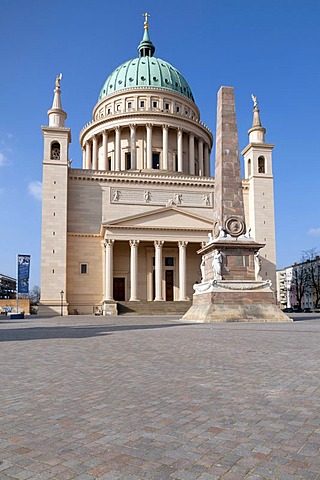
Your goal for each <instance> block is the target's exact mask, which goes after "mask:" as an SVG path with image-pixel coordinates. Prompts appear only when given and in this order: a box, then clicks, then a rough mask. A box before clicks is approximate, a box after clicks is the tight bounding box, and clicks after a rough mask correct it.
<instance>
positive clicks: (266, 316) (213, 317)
mask: <svg viewBox="0 0 320 480" xmlns="http://www.w3.org/2000/svg"><path fill="white" fill-rule="evenodd" d="M194 290H195V293H194V295H193V303H192V307H190V308H189V310H188V311H187V312H186V314H185V315H184V316H183V317H182V319H183V320H190V321H193V322H200V323H206V322H208V323H210V322H212V323H213V322H291V321H292V320H291V319H290V318H289V317H288V316H287V315H285V314H284V313H283V312H282V311H281V310H280V309H279V308H278V307H277V305H276V304H275V302H274V294H273V291H272V290H271V282H270V281H255V280H247V281H246V280H209V281H205V282H202V283H198V284H195V285H194Z"/></svg>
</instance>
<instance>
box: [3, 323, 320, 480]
mask: <svg viewBox="0 0 320 480" xmlns="http://www.w3.org/2000/svg"><path fill="white" fill-rule="evenodd" d="M0 360H1V376H0V415H1V419H0V479H1V480H9V479H10V480H12V479H20V480H23V479H32V480H33V479H38V480H46V479H59V480H68V479H76V480H91V479H96V480H98V479H99V480H118V479H119V480H120V479H121V480H140V479H153V480H167V479H169V480H218V479H223V480H239V479H240V480H241V479H246V480H259V479H279V480H291V479H304V480H316V479H320V455H319V453H320V452H319V447H320V388H319V385H320V383H319V380H320V373H319V372H320V319H313V320H310V321H300V322H294V323H291V324H273V325H271V324H220V325H209V324H185V323H183V322H181V321H178V319H177V318H176V317H157V318H155V317H154V318H147V317H140V318H138V317H130V318H129V317H118V318H111V317H108V318H103V317H80V316H76V317H56V318H54V319H50V320H45V319H41V318H33V319H31V320H24V321H20V322H18V321H10V320H6V319H1V320H0Z"/></svg>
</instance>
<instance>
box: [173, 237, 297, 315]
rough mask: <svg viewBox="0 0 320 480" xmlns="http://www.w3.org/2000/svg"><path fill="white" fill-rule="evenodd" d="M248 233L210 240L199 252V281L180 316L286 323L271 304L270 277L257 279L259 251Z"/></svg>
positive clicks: (259, 246) (272, 294)
mask: <svg viewBox="0 0 320 480" xmlns="http://www.w3.org/2000/svg"><path fill="white" fill-rule="evenodd" d="M263 246H264V245H263V244H260V243H257V242H255V241H254V240H253V238H251V237H250V236H245V235H242V237H240V238H232V237H230V235H229V236H228V237H224V238H218V239H216V240H212V241H211V242H209V243H208V244H207V245H205V246H204V247H203V248H202V249H201V250H199V251H198V253H199V254H200V255H202V274H203V277H204V278H202V282H201V283H196V284H195V285H194V286H193V288H194V291H195V293H194V295H193V302H192V307H190V308H189V310H188V311H187V312H186V314H185V315H184V316H183V317H182V318H183V320H191V321H193V322H290V321H292V320H291V319H290V318H289V317H288V316H287V315H285V314H284V313H283V312H282V311H281V310H280V308H278V306H277V305H276V303H275V297H274V293H273V291H272V289H271V281H270V280H265V281H263V280H261V277H260V275H259V273H260V259H259V250H260V248H262V247H263Z"/></svg>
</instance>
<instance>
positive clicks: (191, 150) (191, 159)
mask: <svg viewBox="0 0 320 480" xmlns="http://www.w3.org/2000/svg"><path fill="white" fill-rule="evenodd" d="M189 173H190V175H194V174H195V168H194V135H193V133H190V135H189Z"/></svg>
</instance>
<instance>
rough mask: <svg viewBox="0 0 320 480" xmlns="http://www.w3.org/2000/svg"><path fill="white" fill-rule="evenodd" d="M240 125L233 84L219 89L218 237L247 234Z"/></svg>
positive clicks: (216, 169)
mask: <svg viewBox="0 0 320 480" xmlns="http://www.w3.org/2000/svg"><path fill="white" fill-rule="evenodd" d="M238 145H239V143H238V128H237V120H236V107H235V100H234V89H233V87H221V88H220V90H219V92H218V103H217V130H216V162H215V189H214V227H213V230H214V236H215V237H218V236H219V234H221V229H223V231H224V232H226V233H227V234H229V235H231V236H233V237H239V236H240V235H242V234H244V233H245V229H246V227H245V216H244V206H243V195H242V179H241V168H240V157H239V147H238Z"/></svg>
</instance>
